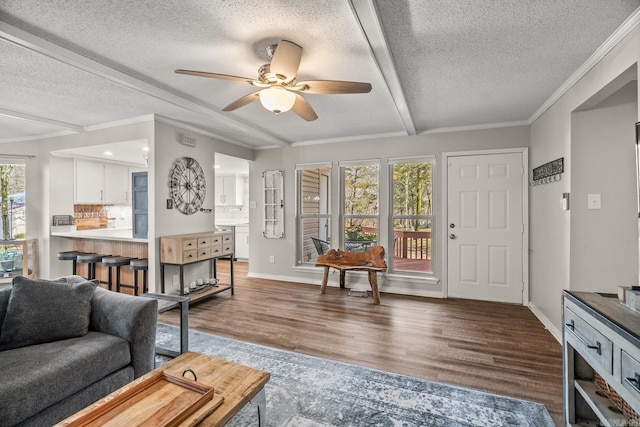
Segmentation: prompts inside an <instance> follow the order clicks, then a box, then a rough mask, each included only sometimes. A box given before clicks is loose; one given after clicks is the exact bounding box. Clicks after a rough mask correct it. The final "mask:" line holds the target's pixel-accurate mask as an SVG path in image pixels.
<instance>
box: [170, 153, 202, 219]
mask: <svg viewBox="0 0 640 427" xmlns="http://www.w3.org/2000/svg"><path fill="white" fill-rule="evenodd" d="M206 187H207V183H206V180H205V178H204V171H203V170H202V168H201V167H200V164H199V163H198V162H197V161H196V160H195V159H192V158H191V157H180V158H179V159H178V160H176V161H175V162H174V163H173V166H171V170H170V171H169V190H170V192H171V198H172V199H173V203H174V205H175V207H176V209H178V210H179V211H180V212H182V213H183V214H185V215H191V214H194V213H196V212H198V210H200V207H201V206H202V203H203V202H204V196H205V194H206V189H207V188H206Z"/></svg>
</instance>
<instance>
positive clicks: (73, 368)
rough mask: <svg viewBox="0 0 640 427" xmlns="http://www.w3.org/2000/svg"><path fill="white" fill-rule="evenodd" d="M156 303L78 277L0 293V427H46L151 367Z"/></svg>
mask: <svg viewBox="0 0 640 427" xmlns="http://www.w3.org/2000/svg"><path fill="white" fill-rule="evenodd" d="M157 306H158V303H157V301H156V300H154V299H150V298H144V297H133V296H129V295H124V294H118V293H115V292H110V291H107V290H105V289H102V288H99V287H96V286H95V284H93V283H90V282H87V281H86V280H84V279H82V278H78V276H70V277H67V278H62V279H57V280H55V281H48V280H30V279H25V278H24V277H16V278H15V279H14V280H13V286H12V287H11V288H9V289H3V290H0V426H3V427H4V426H13V425H20V426H50V425H52V424H55V423H56V422H58V421H60V420H63V419H64V418H66V417H68V416H69V415H72V414H74V413H75V412H77V411H79V410H80V409H82V408H84V407H86V406H88V405H90V404H91V403H93V402H95V401H96V400H99V399H101V398H102V397H104V396H106V395H107V394H109V393H111V392H113V391H115V390H117V389H118V388H120V387H122V386H123V385H125V384H127V383H129V382H131V381H133V380H134V379H135V378H138V377H140V376H141V375H143V374H145V373H147V372H149V371H150V370H152V369H153V367H154V353H155V336H156V321H157V313H158V310H157Z"/></svg>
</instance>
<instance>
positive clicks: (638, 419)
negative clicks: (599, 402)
mask: <svg viewBox="0 0 640 427" xmlns="http://www.w3.org/2000/svg"><path fill="white" fill-rule="evenodd" d="M593 382H594V383H595V384H596V386H597V387H598V388H599V389H600V390H601V391H602V392H603V393H604V394H605V395H606V396H607V397H608V398H609V400H610V401H611V403H612V404H613V406H615V407H616V408H618V410H620V411H621V412H622V415H623V416H624V417H625V418H626V419H627V422H628V425H630V426H640V415H638V413H637V412H636V411H634V410H633V408H631V406H629V404H628V403H627V402H626V401H624V400H623V399H622V397H621V396H620V395H619V394H618V393H617V392H616V391H615V390H614V389H613V388H611V386H609V384H607V382H606V381H605V380H604V378H602V377H601V376H600V374H598V373H597V372H596V371H593Z"/></svg>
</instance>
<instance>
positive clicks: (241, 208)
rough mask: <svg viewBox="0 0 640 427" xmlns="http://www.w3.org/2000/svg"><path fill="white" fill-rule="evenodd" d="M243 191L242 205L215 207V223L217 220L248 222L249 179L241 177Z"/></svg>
mask: <svg viewBox="0 0 640 427" xmlns="http://www.w3.org/2000/svg"><path fill="white" fill-rule="evenodd" d="M243 185H244V191H243V192H242V194H243V200H242V202H243V203H242V205H236V206H219V205H216V207H215V213H216V221H219V220H234V221H235V220H246V222H249V177H243Z"/></svg>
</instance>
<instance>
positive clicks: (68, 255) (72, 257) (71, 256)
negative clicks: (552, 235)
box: [58, 251, 85, 275]
mask: <svg viewBox="0 0 640 427" xmlns="http://www.w3.org/2000/svg"><path fill="white" fill-rule="evenodd" d="M84 253H85V252H80V251H62V252H58V259H59V260H60V261H73V270H72V271H73V274H74V275H76V274H77V272H78V264H77V261H76V260H77V258H78V255H83V254H84Z"/></svg>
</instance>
